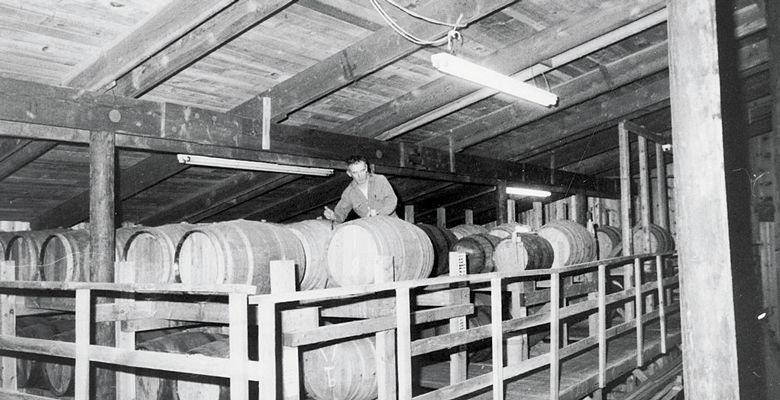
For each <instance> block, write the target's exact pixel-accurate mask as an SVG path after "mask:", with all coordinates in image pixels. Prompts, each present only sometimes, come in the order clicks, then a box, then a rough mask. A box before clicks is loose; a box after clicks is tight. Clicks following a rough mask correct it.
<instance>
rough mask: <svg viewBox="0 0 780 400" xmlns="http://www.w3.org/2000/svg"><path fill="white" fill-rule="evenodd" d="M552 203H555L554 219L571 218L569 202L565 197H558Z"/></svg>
mask: <svg viewBox="0 0 780 400" xmlns="http://www.w3.org/2000/svg"><path fill="white" fill-rule="evenodd" d="M553 204H555V218H556V219H571V218H570V216H569V210H568V206H569V202H568V201H567V200H566V199H560V200H558V201H556V202H555V203H553Z"/></svg>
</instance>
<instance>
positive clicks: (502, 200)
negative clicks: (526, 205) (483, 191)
mask: <svg viewBox="0 0 780 400" xmlns="http://www.w3.org/2000/svg"><path fill="white" fill-rule="evenodd" d="M506 186H507V185H506V181H498V184H497V185H496V224H498V225H501V224H503V223H505V222H507V215H506V212H507V207H506V201H507V199H509V196H508V195H507V194H506Z"/></svg>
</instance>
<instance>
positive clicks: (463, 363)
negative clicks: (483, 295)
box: [449, 251, 468, 384]
mask: <svg viewBox="0 0 780 400" xmlns="http://www.w3.org/2000/svg"><path fill="white" fill-rule="evenodd" d="M449 257H450V258H449V266H450V276H463V275H466V273H467V270H466V253H459V252H454V251H451V252H450V253H449ZM466 323H467V319H466V317H465V316H463V317H456V318H451V319H450V332H462V331H465V330H466ZM467 354H468V353H466V346H459V347H458V351H457V352H453V353H452V354H450V384H454V383H458V382H463V381H465V380H466V379H467V378H468V359H467V358H466V357H467Z"/></svg>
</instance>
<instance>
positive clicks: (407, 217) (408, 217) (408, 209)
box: [404, 205, 414, 224]
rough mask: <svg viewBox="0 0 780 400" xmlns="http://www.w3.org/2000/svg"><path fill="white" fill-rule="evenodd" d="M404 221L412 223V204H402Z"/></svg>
mask: <svg viewBox="0 0 780 400" xmlns="http://www.w3.org/2000/svg"><path fill="white" fill-rule="evenodd" d="M404 221H406V222H408V223H410V224H413V223H414V206H413V205H406V206H404Z"/></svg>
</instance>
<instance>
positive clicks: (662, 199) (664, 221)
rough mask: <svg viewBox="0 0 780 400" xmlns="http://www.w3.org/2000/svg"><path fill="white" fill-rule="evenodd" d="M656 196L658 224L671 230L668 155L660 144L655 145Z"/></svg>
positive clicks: (656, 218)
mask: <svg viewBox="0 0 780 400" xmlns="http://www.w3.org/2000/svg"><path fill="white" fill-rule="evenodd" d="M655 172H656V182H655V195H656V197H657V200H658V201H657V202H658V210H656V217H655V220H656V223H657V224H658V226H660V227H661V228H666V229H669V195H668V194H667V192H666V191H667V188H666V154H665V153H664V150H663V145H662V144H660V143H656V144H655Z"/></svg>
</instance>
